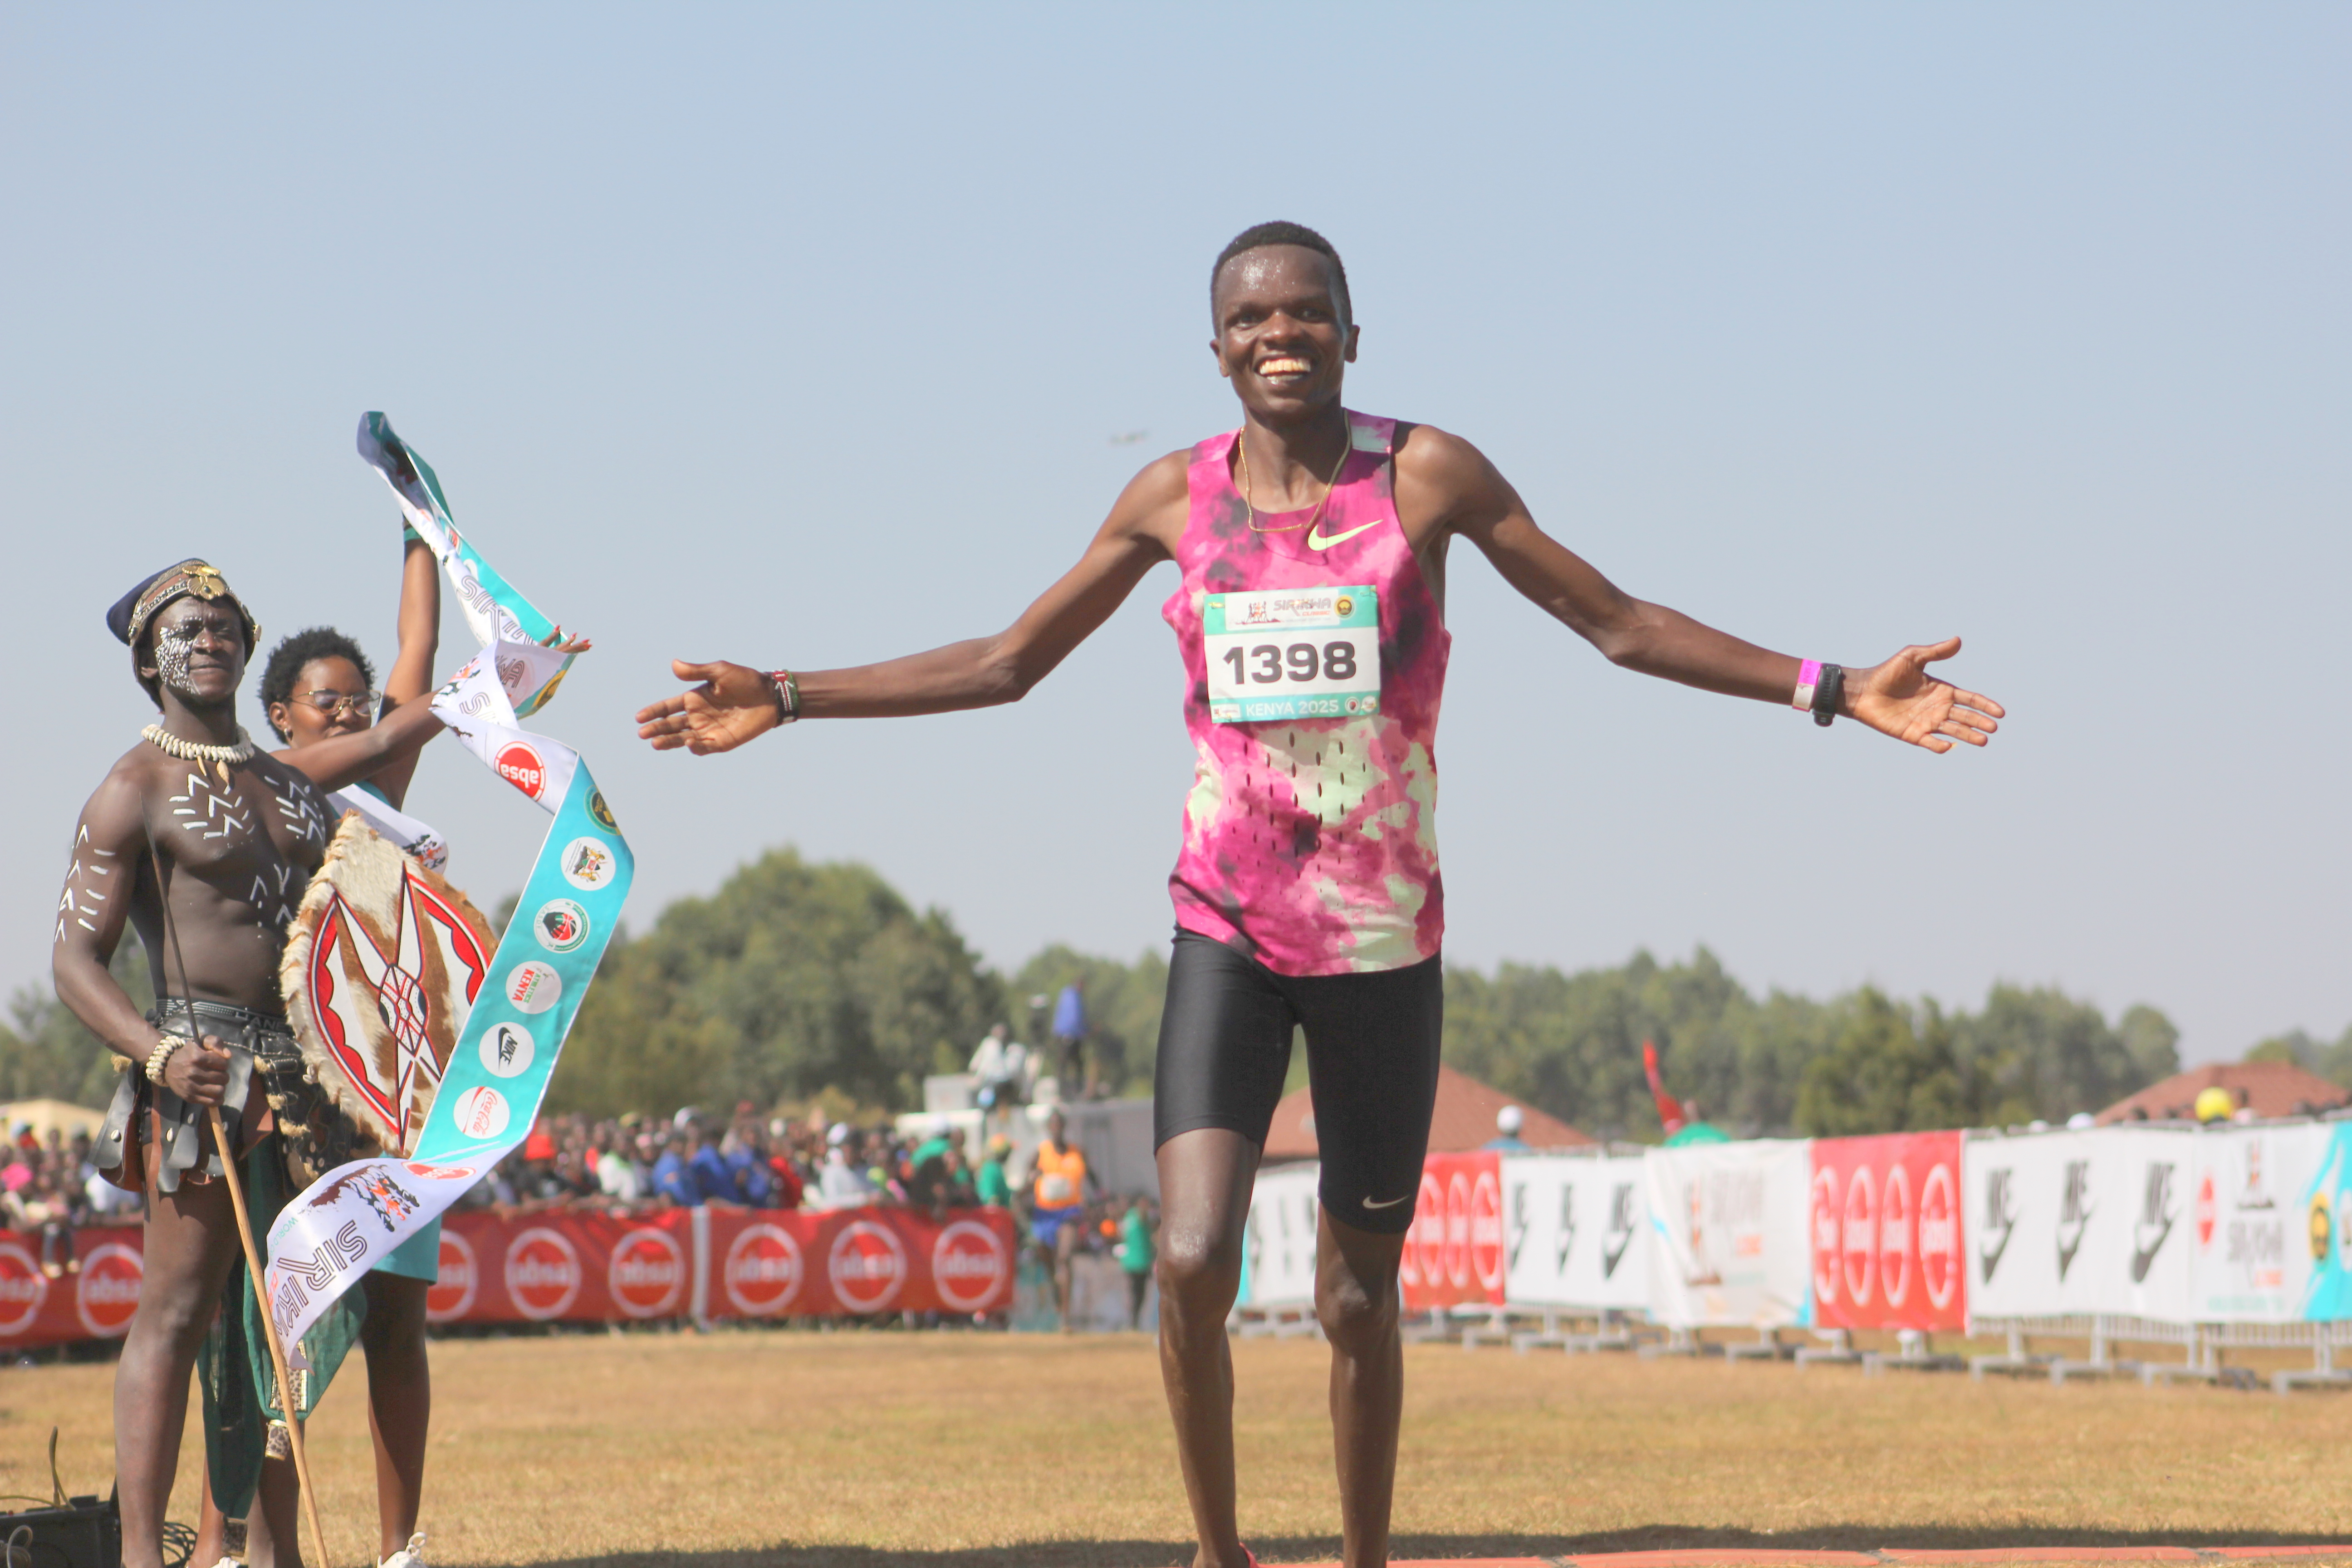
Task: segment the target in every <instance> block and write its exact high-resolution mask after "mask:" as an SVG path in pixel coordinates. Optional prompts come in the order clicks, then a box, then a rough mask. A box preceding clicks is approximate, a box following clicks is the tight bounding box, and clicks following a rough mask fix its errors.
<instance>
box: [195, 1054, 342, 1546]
mask: <svg viewBox="0 0 2352 1568" xmlns="http://www.w3.org/2000/svg"><path fill="white" fill-rule="evenodd" d="M190 1022H191V1023H192V1024H193V1023H194V1019H191V1020H190ZM205 1114H206V1115H208V1116H210V1117H211V1118H212V1121H213V1147H214V1148H215V1149H218V1150H219V1151H221V1172H222V1173H223V1174H225V1175H226V1176H227V1177H228V1201H229V1203H230V1205H231V1206H233V1207H234V1208H235V1209H236V1238H237V1240H239V1241H240V1242H243V1243H244V1244H245V1272H246V1277H247V1279H251V1280H252V1281H253V1300H254V1303H255V1304H256V1305H257V1306H258V1307H259V1308H260V1309H261V1331H262V1333H263V1335H264V1336H265V1337H267V1338H268V1341H269V1366H270V1370H271V1371H272V1372H274V1373H277V1374H278V1409H280V1410H282V1411H284V1412H285V1413H286V1436H287V1437H288V1438H289V1441H290V1443H291V1446H292V1447H293V1449H294V1474H295V1477H296V1479H299V1481H300V1482H301V1483H302V1502H303V1506H304V1509H305V1510H306V1511H307V1512H308V1513H309V1514H310V1544H311V1545H313V1546H315V1547H317V1548H318V1549H319V1568H328V1564H329V1563H331V1562H332V1561H333V1559H331V1558H330V1557H329V1556H328V1555H327V1532H326V1531H325V1530H324V1529H323V1528H322V1527H321V1526H320V1523H319V1490H318V1489H317V1488H316V1487H314V1486H312V1485H311V1484H310V1455H309V1454H308V1453H307V1452H305V1451H304V1449H303V1447H302V1418H301V1416H300V1415H298V1414H297V1413H296V1406H297V1405H299V1404H300V1403H301V1401H300V1400H299V1399H298V1398H296V1397H295V1390H294V1380H293V1379H292V1378H290V1377H289V1376H287V1374H286V1347H285V1346H284V1345H282V1344H280V1343H278V1321H277V1320H276V1319H274V1318H272V1317H271V1316H270V1315H269V1286H268V1283H267V1282H266V1281H264V1280H263V1279H262V1277H261V1251H260V1249H259V1248H258V1247H256V1246H255V1245H254V1241H253V1220H252V1218H251V1216H250V1215H247V1212H246V1207H245V1178H244V1176H242V1175H241V1174H239V1173H238V1172H237V1168H236V1155H235V1154H234V1153H232V1152H230V1151H231V1149H232V1147H233V1145H232V1144H231V1143H230V1142H229V1141H228V1133H227V1132H226V1131H224V1130H223V1128H222V1126H221V1113H220V1107H219V1106H217V1105H207V1106H206V1107H205Z"/></svg>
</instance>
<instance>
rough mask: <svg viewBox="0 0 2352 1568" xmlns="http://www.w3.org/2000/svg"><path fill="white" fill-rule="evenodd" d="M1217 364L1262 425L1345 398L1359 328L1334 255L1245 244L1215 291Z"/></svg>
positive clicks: (1212, 297)
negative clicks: (1344, 298) (1343, 295)
mask: <svg viewBox="0 0 2352 1568" xmlns="http://www.w3.org/2000/svg"><path fill="white" fill-rule="evenodd" d="M1210 308H1211V310H1213V312H1214V313H1215V318H1216V327H1217V338H1216V342H1213V343H1212V344H1211V345H1210V349H1211V352H1213V353H1215V355H1216V356H1217V369H1218V372H1219V373H1220V374H1223V376H1224V377H1225V378H1226V379H1227V380H1229V381H1231V382H1232V383H1233V384H1234V392H1235V393H1236V394H1238V395H1239V396H1240V397H1241V400H1242V406H1244V408H1246V409H1248V410H1249V411H1250V412H1251V413H1252V414H1254V415H1255V416H1258V418H1259V420H1260V421H1261V422H1262V423H1265V424H1271V425H1283V424H1290V423H1294V422H1296V421H1297V420H1298V419H1300V418H1301V417H1303V416H1307V415H1309V414H1311V413H1313V412H1315V411H1316V410H1318V409H1320V408H1322V407H1323V406H1324V405H1328V404H1334V403H1337V402H1338V401H1339V385H1340V382H1341V381H1342V380H1343V379H1344V378H1345V376H1346V374H1347V369H1346V367H1347V365H1348V364H1349V362H1351V361H1352V360H1354V359H1355V357H1356V339H1357V332H1358V329H1357V327H1356V325H1355V323H1354V322H1352V321H1349V320H1348V318H1347V312H1346V310H1344V309H1343V308H1342V306H1341V304H1340V295H1339V276H1338V272H1337V270H1336V268H1334V267H1333V266H1332V263H1331V258H1329V257H1328V256H1325V255H1324V254H1323V253H1322V252H1321V251H1319V250H1309V249H1308V248H1307V247H1305V246H1303V245H1266V246H1260V247H1258V248H1257V249H1255V250H1244V251H1243V252H1242V253H1241V254H1240V255H1239V256H1236V257H1234V258H1233V259H1232V260H1231V261H1228V262H1226V263H1225V265H1224V268H1223V270H1222V271H1220V272H1219V273H1218V274H1217V279H1216V287H1215V288H1214V289H1213V290H1212V291H1211V295H1210Z"/></svg>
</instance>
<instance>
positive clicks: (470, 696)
mask: <svg viewBox="0 0 2352 1568" xmlns="http://www.w3.org/2000/svg"><path fill="white" fill-rule="evenodd" d="M359 448H360V456H361V457H362V458H365V459H366V460H367V461H368V462H369V464H370V465H372V466H373V468H375V469H376V470H377V472H379V473H381V474H382V475H383V478H384V481H385V482H386V483H387V484H389V485H391V486H392V489H393V493H394V494H395V495H397V496H398V497H399V498H400V505H401V510H402V511H404V513H406V515H407V518H408V522H409V526H411V527H412V528H414V529H415V530H416V531H417V534H418V535H419V537H421V538H422V539H424V541H425V543H426V544H427V545H428V546H430V547H431V548H432V550H433V552H434V553H435V554H436V555H437V556H439V557H440V559H441V562H442V564H443V565H444V566H445V567H446V568H447V570H448V573H449V578H450V581H451V582H452V583H453V584H456V585H457V592H458V595H460V597H461V599H462V600H463V602H464V604H465V606H466V618H467V624H468V625H469V626H472V628H473V630H474V634H475V636H476V637H478V639H479V640H480V641H481V644H482V651H481V653H479V654H478V655H477V656H475V658H474V659H473V660H472V662H470V663H468V664H467V666H466V667H465V668H463V669H461V670H459V671H458V672H457V678H456V679H453V680H451V681H450V682H449V684H447V685H446V686H444V687H443V688H442V689H440V690H439V691H437V692H436V693H435V694H434V697H433V711H434V712H435V713H436V714H437V715H438V716H439V717H440V719H441V721H442V722H443V723H444V724H446V725H447V726H448V727H449V731H450V732H451V733H452V734H454V735H455V736H457V739H458V740H459V741H460V742H464V744H465V746H466V749H467V750H468V751H470V752H473V753H474V755H476V756H477V757H479V758H480V759H481V760H482V762H483V763H485V764H487V765H488V767H489V768H490V769H491V771H492V772H494V773H497V774H498V775H499V777H501V778H503V779H505V780H506V781H507V783H509V784H512V785H513V786H514V787H515V788H516V789H518V790H520V791H521V792H522V793H523V795H526V796H528V797H529V798H530V800H531V801H533V802H534V803H536V804H537V805H539V806H540V807H541V809H543V810H546V811H548V812H551V813H552V814H553V816H554V818H555V821H554V823H553V825H552V826H550V827H549V829H548V833H547V837H546V840H545V841H544V842H543V843H541V846H540V849H539V858H537V859H536V860H534V861H533V862H532V863H531V868H530V879H529V880H527V881H526V882H525V883H524V884H523V895H522V900H521V902H520V903H519V904H517V905H516V907H515V917H514V918H513V919H512V920H510V921H508V923H507V929H506V931H505V932H504V933H503V934H502V935H501V936H500V937H499V945H498V951H497V952H495V953H494V954H493V955H492V956H491V959H490V968H489V977H490V984H486V985H485V986H484V987H483V988H482V991H481V994H479V995H478V996H477V997H476V998H475V999H474V1004H473V1009H472V1011H471V1012H470V1013H469V1014H468V1015H467V1018H466V1026H465V1028H464V1030H463V1031H462V1032H461V1033H460V1034H459V1035H458V1037H457V1048H456V1049H455V1050H454V1051H453V1052H452V1053H451V1054H450V1058H449V1065H448V1068H447V1069H446V1072H445V1073H444V1074H443V1076H442V1079H441V1084H440V1087H439V1089H438V1090H437V1091H436V1094H435V1097H434V1101H433V1110H432V1113H431V1115H430V1116H428V1117H427V1118H426V1120H425V1130H424V1131H423V1132H422V1133H421V1134H420V1135H419V1136H418V1138H417V1140H416V1147H415V1149H414V1150H413V1151H412V1152H409V1153H408V1154H407V1155H406V1156H405V1157H399V1158H395V1157H392V1156H379V1157H376V1158H373V1159H367V1160H354V1161H352V1162H351V1163H348V1164H344V1165H340V1166H337V1167H336V1168H335V1169H334V1170H331V1171H330V1172H328V1173H326V1174H325V1175H323V1176H321V1177H320V1178H319V1179H318V1180H317V1181H315V1182H313V1183H311V1184H310V1186H308V1187H307V1188H305V1189H303V1191H302V1193H301V1194H300V1195H299V1196H298V1197H296V1198H295V1199H294V1201H293V1202H291V1203H289V1204H288V1205H286V1208H285V1210H284V1212H283V1213H282V1214H280V1215H279V1216H278V1223H277V1224H275V1225H273V1226H270V1228H269V1268H268V1291H269V1312H270V1318H271V1320H272V1321H273V1322H274V1323H275V1324H276V1325H277V1329H278V1336H279V1338H280V1340H281V1342H283V1343H285V1344H287V1345H289V1346H293V1345H296V1344H298V1343H299V1341H300V1339H301V1337H302V1335H303V1333H304V1332H305V1331H308V1330H309V1329H310V1326H311V1325H312V1324H313V1323H315V1322H317V1321H318V1320H319V1319H320V1316H322V1315H323V1314H324V1313H325V1312H326V1310H327V1309H328V1308H329V1307H330V1306H331V1305H332V1304H333V1303H334V1301H335V1300H336V1298H338V1297H339V1296H341V1294H342V1293H343V1292H344V1291H345V1290H347V1289H351V1287H352V1285H354V1284H356V1283H357V1282H358V1281H359V1280H361V1279H363V1278H365V1277H366V1275H367V1272H368V1270H369V1269H370V1268H373V1267H374V1265H375V1263H376V1261H377V1260H378V1259H379V1258H383V1257H384V1256H386V1255H387V1254H389V1253H391V1252H392V1251H393V1250H394V1249H395V1248H397V1247H399V1246H400V1245H401V1244H402V1243H403V1242H404V1241H406V1240H407V1239H408V1238H409V1237H413V1236H415V1234H416V1233H417V1232H418V1231H419V1230H422V1229H423V1228H424V1227H425V1226H427V1225H429V1224H431V1223H432V1222H433V1221H434V1220H436V1219H437V1218H439V1217H440V1215H442V1213H443V1212H444V1211H445V1210H446V1209H447V1208H448V1207H449V1206H450V1205H453V1204H455V1203H456V1202H457V1199H458V1198H459V1197H460V1196H462V1195H463V1194H464V1193H465V1192H466V1189H467V1188H468V1187H470V1186H472V1185H473V1184H475V1183H476V1182H477V1181H478V1180H479V1179H480V1178H481V1177H482V1176H484V1175H485V1174H487V1173H488V1172H489V1170H490V1168H491V1167H492V1166H494V1165H496V1164H497V1163H499V1160H500V1159H502V1158H504V1157H505V1156H506V1154H507V1152H509V1150H511V1149H513V1148H514V1147H515V1146H516V1145H517V1144H519V1143H520V1142H522V1141H523V1139H524V1138H526V1137H527V1136H529V1135H530V1129H531V1126H532V1124H533V1123H534V1122H535V1121H537V1120H538V1116H539V1107H540V1102H541V1100H543V1099H544V1098H545V1097H546V1094H547V1083H548V1079H549V1077H550V1076H551V1074H552V1073H553V1072H554V1070H555V1060H556V1058H557V1056H558V1055H559V1054H561V1053H562V1049H563V1039H564V1037H565V1036H566V1035H567V1034H569V1033H570V1032H571V1029H572V1018H573V1017H574V1016H576V1015H577V1014H578V1013H579V1011H580V1001H581V998H582V997H583V996H584V995H585V994H587V990H588V982H589V981H590V979H591V978H593V976H594V974H595V973H596V965H597V963H598V961H600V960H601V959H602V958H603V957H604V948H605V945H606V944H607V943H609V942H611V941H612V940H613V932H614V929H615V928H616V927H617V926H618V924H619V922H620V915H621V905H622V903H623V901H624V900H626V898H627V897H628V893H629V882H630V880H631V879H632V877H633V876H634V874H635V858H634V857H633V856H632V855H631V854H630V853H629V845H628V841H627V840H626V839H625V838H623V837H621V830H620V828H619V827H618V826H616V825H615V823H614V819H613V813H612V811H611V810H610V808H608V807H607V806H606V805H605V804H604V795H602V794H600V793H599V792H598V790H597V788H596V778H595V775H594V774H593V773H590V772H589V771H588V764H587V763H585V762H583V760H582V759H581V756H580V753H579V752H575V751H573V750H572V748H571V747H569V746H567V745H564V744H563V743H562V742H560V741H551V740H550V739H548V738H547V737H546V736H544V735H537V734H532V733H530V732H529V731H525V730H523V729H522V728H521V727H520V718H521V716H523V715H527V714H530V713H532V712H535V711H537V710H539V709H540V708H541V707H542V706H544V705H545V704H546V702H547V700H548V698H549V697H550V696H551V695H553V693H554V690H555V688H556V685H557V683H558V682H560V681H561V680H562V679H563V673H564V671H565V670H567V669H569V668H571V665H572V658H571V656H568V655H565V654H562V653H559V652H557V651H556V650H555V649H553V648H551V647H543V646H541V642H542V639H547V640H555V639H559V638H560V637H561V633H560V632H559V630H558V628H557V627H556V626H555V624H554V623H553V622H552V621H550V620H549V619H548V618H547V617H546V616H543V615H541V614H540V612H539V610H538V609H537V608H536V607H535V606H533V605H532V604H531V603H530V600H528V599H526V598H524V597H523V596H522V595H520V594H518V593H516V592H515V591H514V589H513V588H512V587H511V586H509V584H508V583H507V580H506V579H505V578H504V577H502V576H500V575H499V574H498V573H497V572H496V571H495V570H494V569H492V567H491V566H490V564H489V563H488V562H486V561H484V560H483V559H482V557H481V555H480V553H479V552H477V551H476V550H475V549H474V548H473V546H472V545H470V544H468V543H467V542H465V541H464V540H463V539H462V538H461V537H460V536H459V535H458V532H457V528H456V527H455V525H453V524H452V523H451V522H450V521H449V512H448V507H447V504H446V502H445V501H444V500H443V499H442V496H441V486H440V481H439V480H438V479H436V478H435V477H434V474H433V470H432V468H430V467H428V466H427V465H426V464H425V461H424V459H423V458H418V457H417V456H416V455H415V453H414V452H412V451H410V450H409V449H408V448H407V447H405V446H404V444H403V443H402V442H401V439H400V437H398V436H396V435H394V434H393V429H392V426H391V425H389V424H388V423H386V421H385V420H384V417H383V415H381V414H370V415H367V416H365V417H364V418H362V420H361V422H360V432H359Z"/></svg>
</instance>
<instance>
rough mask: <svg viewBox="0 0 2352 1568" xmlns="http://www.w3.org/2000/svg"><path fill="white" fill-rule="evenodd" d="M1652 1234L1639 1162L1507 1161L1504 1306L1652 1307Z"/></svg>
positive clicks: (1513, 1157)
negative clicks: (1644, 1202)
mask: <svg viewBox="0 0 2352 1568" xmlns="http://www.w3.org/2000/svg"><path fill="white" fill-rule="evenodd" d="M1649 1231H1650V1226H1649V1218H1648V1212H1647V1210H1646V1209H1645V1208H1644V1207H1643V1179H1642V1160H1641V1157H1640V1156H1639V1155H1635V1156H1632V1157H1630V1158H1624V1159H1610V1158H1603V1157H1590V1156H1587V1157H1578V1156H1574V1155H1560V1154H1506V1155H1504V1156H1503V1239H1504V1243H1505V1245H1506V1247H1507V1256H1508V1263H1507V1274H1506V1284H1505V1289H1504V1299H1505V1300H1507V1301H1509V1302H1511V1303H1512V1304H1513V1305H1514V1306H1531V1307H1577V1308H1581V1309H1585V1310H1603V1309H1617V1310H1628V1311H1633V1310H1641V1309H1643V1308H1645V1307H1647V1306H1648V1305H1649V1304H1650V1251H1651V1246H1650V1239H1649Z"/></svg>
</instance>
